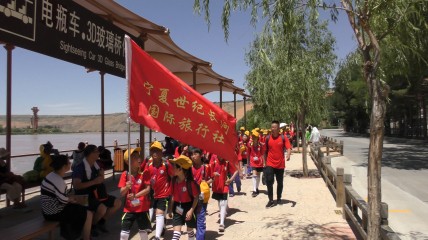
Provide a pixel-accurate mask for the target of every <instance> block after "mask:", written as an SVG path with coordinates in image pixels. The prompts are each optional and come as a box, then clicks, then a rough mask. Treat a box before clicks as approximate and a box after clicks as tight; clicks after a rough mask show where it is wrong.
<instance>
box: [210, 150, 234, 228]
mask: <svg viewBox="0 0 428 240" xmlns="http://www.w3.org/2000/svg"><path fill="white" fill-rule="evenodd" d="M210 167H211V178H212V179H213V186H212V190H213V195H212V198H213V199H215V200H217V201H218V203H219V208H220V209H219V210H220V226H219V232H224V219H225V217H226V208H227V193H228V192H229V184H230V183H231V182H232V180H233V179H235V177H236V176H237V174H238V170H236V167H235V165H234V164H231V163H229V162H228V161H226V160H225V159H223V158H221V157H220V156H216V159H215V160H214V161H213V163H212V164H211V166H210ZM228 174H230V175H231V177H230V178H228V177H227V175H228Z"/></svg>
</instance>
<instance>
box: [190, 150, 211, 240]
mask: <svg viewBox="0 0 428 240" xmlns="http://www.w3.org/2000/svg"><path fill="white" fill-rule="evenodd" d="M191 153H192V155H191V158H192V162H193V167H192V175H193V178H194V179H195V181H196V183H197V184H198V186H201V183H202V182H206V183H207V184H208V185H210V184H211V183H212V179H211V168H210V166H209V165H208V164H204V163H203V162H202V150H201V149H199V148H192V150H191ZM205 189H206V190H207V191H205V192H203V193H201V196H200V198H202V200H204V199H209V195H210V193H209V188H205ZM203 190H204V189H203V188H201V191H203ZM205 195H207V196H205ZM207 201H208V200H207ZM207 201H204V202H203V203H202V206H201V210H200V211H199V213H198V215H197V216H196V219H197V229H196V240H204V239H205V232H206V228H207V227H206V213H207V207H208V202H207ZM201 202H202V201H201Z"/></svg>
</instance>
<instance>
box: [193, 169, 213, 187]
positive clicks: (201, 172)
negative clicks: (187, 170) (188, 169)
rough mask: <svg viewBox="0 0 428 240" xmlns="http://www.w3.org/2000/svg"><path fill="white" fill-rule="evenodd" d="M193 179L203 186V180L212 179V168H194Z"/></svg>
mask: <svg viewBox="0 0 428 240" xmlns="http://www.w3.org/2000/svg"><path fill="white" fill-rule="evenodd" d="M192 174H193V179H195V181H196V183H197V184H199V185H200V184H201V182H202V180H205V181H208V180H210V179H211V168H210V166H209V165H204V164H203V165H201V167H200V168H195V167H192Z"/></svg>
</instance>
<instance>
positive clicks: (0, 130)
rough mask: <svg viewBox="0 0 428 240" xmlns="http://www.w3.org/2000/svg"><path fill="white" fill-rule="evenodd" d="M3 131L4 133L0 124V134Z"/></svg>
mask: <svg viewBox="0 0 428 240" xmlns="http://www.w3.org/2000/svg"><path fill="white" fill-rule="evenodd" d="M3 131H4V128H3V125H1V124H0V133H3Z"/></svg>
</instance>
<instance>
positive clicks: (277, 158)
mask: <svg viewBox="0 0 428 240" xmlns="http://www.w3.org/2000/svg"><path fill="white" fill-rule="evenodd" d="M284 139H285V148H284V143H283V140H282V137H281V136H278V137H277V138H274V137H272V135H271V136H270V137H269V142H268V146H269V150H268V153H267V159H266V165H267V166H269V167H273V168H277V169H284V168H285V158H284V149H289V148H290V147H291V146H290V141H288V138H286V137H284Z"/></svg>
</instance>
